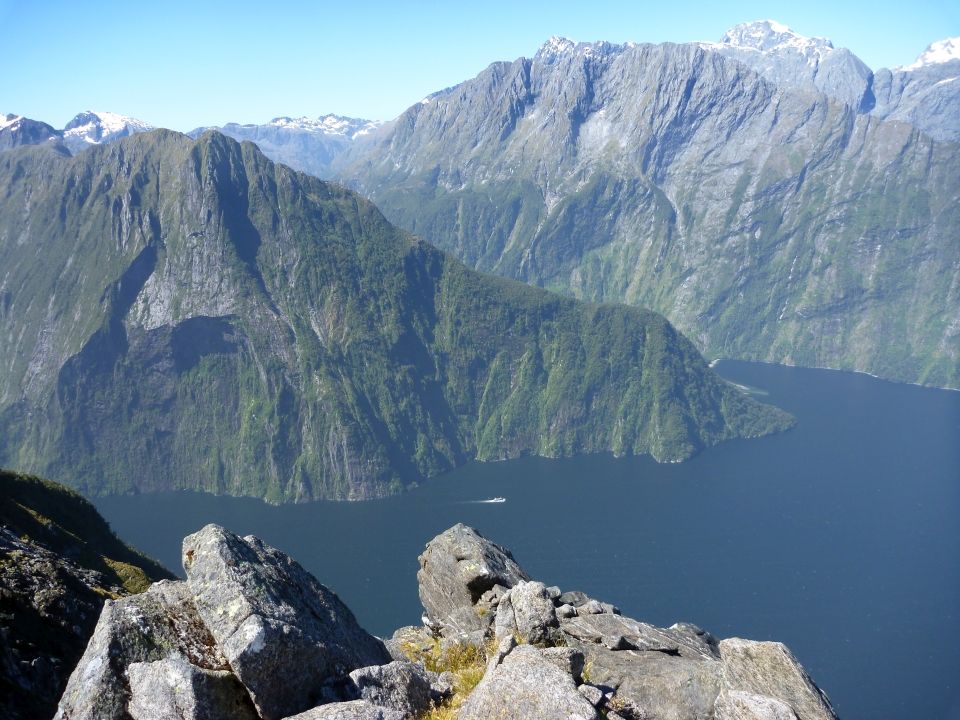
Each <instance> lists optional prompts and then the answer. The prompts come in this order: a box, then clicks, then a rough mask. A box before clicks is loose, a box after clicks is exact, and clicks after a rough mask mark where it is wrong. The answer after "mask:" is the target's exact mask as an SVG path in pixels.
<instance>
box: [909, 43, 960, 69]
mask: <svg viewBox="0 0 960 720" xmlns="http://www.w3.org/2000/svg"><path fill="white" fill-rule="evenodd" d="M951 60H960V37H950V38H946V39H945V40H938V41H937V42H935V43H931V44H930V45H929V47H927V49H926V50H924V51H923V52H922V53H921V54H920V57H918V58H917V59H916V61H915V62H914V63H912V64H911V65H904V66H903V67H900V68H897V69H898V70H905V71H910V70H919V69H920V68H922V67H926V66H927V65H939V64H941V63H947V62H950V61H951Z"/></svg>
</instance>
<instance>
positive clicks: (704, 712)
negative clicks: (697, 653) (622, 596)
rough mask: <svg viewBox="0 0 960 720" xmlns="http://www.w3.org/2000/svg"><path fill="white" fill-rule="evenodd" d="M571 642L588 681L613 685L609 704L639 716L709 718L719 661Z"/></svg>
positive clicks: (670, 719)
mask: <svg viewBox="0 0 960 720" xmlns="http://www.w3.org/2000/svg"><path fill="white" fill-rule="evenodd" d="M611 617H612V616H611ZM570 642H571V644H576V646H577V647H579V648H580V649H581V650H582V651H583V654H584V657H585V658H586V664H587V667H588V668H589V670H590V672H589V680H590V683H591V684H592V685H597V686H599V687H609V688H614V689H615V690H616V693H615V694H614V696H613V702H615V703H620V704H621V705H622V706H629V707H631V708H634V709H635V710H636V713H638V714H639V715H640V717H647V716H648V717H651V718H657V719H658V720H712V718H713V705H714V702H715V701H716V699H717V695H718V694H719V692H720V663H719V661H717V660H712V659H710V660H707V659H697V658H691V657H682V656H678V655H670V654H667V653H664V652H651V651H645V652H640V651H636V650H608V649H607V648H605V647H603V646H602V645H599V644H595V643H587V642H579V641H577V640H576V639H575V638H571V639H570Z"/></svg>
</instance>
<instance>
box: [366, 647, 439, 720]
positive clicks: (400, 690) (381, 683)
mask: <svg viewBox="0 0 960 720" xmlns="http://www.w3.org/2000/svg"><path fill="white" fill-rule="evenodd" d="M350 680H352V681H353V684H354V686H355V687H356V689H357V692H358V694H359V695H360V699H362V700H366V701H368V702H370V703H372V704H374V705H379V706H380V707H385V708H391V709H393V710H397V711H399V712H401V713H403V714H404V715H405V716H412V715H420V714H421V713H424V712H426V711H427V710H429V709H430V704H431V700H432V695H431V687H430V685H431V678H430V677H429V676H428V675H427V672H426V671H425V670H424V669H423V668H422V667H421V666H420V665H417V664H415V663H412V662H403V661H396V660H395V661H394V662H392V663H389V664H387V665H374V666H372V667H365V668H359V669H357V670H354V671H353V672H352V673H350Z"/></svg>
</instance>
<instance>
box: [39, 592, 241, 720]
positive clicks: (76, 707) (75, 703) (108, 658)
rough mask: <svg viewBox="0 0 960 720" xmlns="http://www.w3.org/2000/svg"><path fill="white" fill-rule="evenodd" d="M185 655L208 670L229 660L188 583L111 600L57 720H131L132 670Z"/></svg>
mask: <svg viewBox="0 0 960 720" xmlns="http://www.w3.org/2000/svg"><path fill="white" fill-rule="evenodd" d="M170 656H182V657H184V658H186V659H187V660H188V661H189V662H190V663H191V664H193V665H194V666H196V667H198V668H202V669H206V670H226V669H228V665H227V660H226V658H225V657H224V656H223V655H222V653H221V652H220V650H219V648H217V647H216V644H215V642H214V638H213V637H212V636H211V635H210V633H209V631H208V630H207V628H206V627H205V626H204V624H203V622H202V621H201V619H200V615H199V614H198V612H197V608H196V606H195V605H194V602H193V599H192V597H191V594H190V590H189V588H188V587H187V585H186V583H182V582H171V581H161V582H158V583H155V584H153V585H152V586H151V587H150V589H149V590H147V591H146V592H145V593H141V594H139V595H131V596H130V597H126V598H123V599H121V600H108V601H107V602H106V603H105V604H104V607H103V612H102V613H101V614H100V620H99V621H98V622H97V627H96V628H95V629H94V632H93V637H91V638H90V642H89V643H88V644H87V649H86V651H85V652H84V654H83V657H81V658H80V662H79V663H78V664H77V667H76V668H75V669H74V671H73V674H72V675H71V676H70V680H69V681H68V682H67V688H66V690H65V691H64V693H63V697H62V698H61V699H60V706H59V709H58V710H57V716H56V717H57V718H62V719H63V720H86V719H87V718H89V719H90V720H112V719H113V718H116V719H117V720H120V719H121V718H123V719H126V718H127V703H128V701H129V700H130V690H129V688H128V684H127V680H126V678H125V677H124V674H125V672H126V669H127V666H129V665H131V664H132V663H138V662H154V661H157V660H163V659H165V658H167V657H170Z"/></svg>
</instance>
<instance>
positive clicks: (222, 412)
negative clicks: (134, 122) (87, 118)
mask: <svg viewBox="0 0 960 720" xmlns="http://www.w3.org/2000/svg"><path fill="white" fill-rule="evenodd" d="M0 258H2V262H0V337H3V338H5V342H3V343H0V466H4V465H5V466H8V467H18V468H21V469H23V470H25V471H30V472H38V473H42V474H45V475H47V476H52V477H69V478H71V479H72V482H74V483H75V484H76V486H77V487H78V488H79V489H81V490H82V491H83V492H85V493H88V494H98V493H105V492H129V491H139V492H147V491H152V490H169V489H179V488H189V489H198V490H206V491H211V492H218V493H230V494H236V495H253V496H258V497H261V498H265V499H267V500H270V501H273V502H281V501H303V500H310V499H316V498H338V499H361V498H367V497H375V496H380V495H383V494H386V493H389V492H396V491H398V490H399V489H401V488H402V487H404V486H407V485H409V484H411V483H413V482H416V481H418V480H421V479H423V478H425V477H430V476H432V475H435V474H437V473H439V472H442V471H444V470H447V469H450V468H452V467H454V466H456V465H459V464H462V463H463V462H465V461H467V460H468V459H470V458H479V459H500V458H510V457H516V456H518V455H521V454H525V453H536V454H540V455H547V456H563V455H571V454H574V453H590V452H602V451H609V452H614V453H617V454H635V453H636V454H638V453H650V454H652V455H653V456H654V457H655V458H657V459H659V460H680V459H683V458H686V457H689V456H690V455H691V454H692V453H694V452H695V451H696V450H698V449H699V448H701V447H704V446H707V445H711V444H714V443H716V442H719V441H721V440H724V439H727V438H735V437H750V436H755V435H760V434H764V433H767V432H772V431H776V430H781V429H784V428H786V427H788V426H789V424H790V419H789V416H787V415H786V414H785V413H783V412H781V411H779V410H776V409H775V408H772V407H769V406H765V405H760V404H759V403H756V402H754V401H753V400H751V399H750V398H749V397H748V396H747V395H745V394H743V393H742V392H741V391H740V390H738V389H735V388H734V387H733V386H731V385H728V384H727V383H725V382H723V381H722V380H720V379H719V378H718V377H717V376H716V375H714V374H713V372H712V371H710V370H709V369H708V368H707V366H706V364H705V362H704V361H703V359H702V357H701V356H700V354H699V353H698V352H697V351H696V349H695V348H694V347H693V345H692V344H691V343H690V342H689V341H688V340H686V338H684V337H683V336H682V335H680V334H679V333H677V332H676V331H675V330H674V328H673V327H672V326H671V325H670V324H669V323H668V322H666V321H665V320H664V319H663V318H662V317H660V316H658V315H656V314H654V313H651V312H649V311H646V310H641V309H639V308H630V307H626V306H614V305H595V304H587V303H583V302H580V301H576V300H573V299H568V298H563V297H561V296H558V295H555V294H552V293H549V292H546V291H544V290H540V289H536V288H532V287H529V286H526V285H524V284H522V283H517V282H513V281H507V280H502V279H497V278H492V277H487V276H484V275H481V274H478V273H476V272H474V271H471V270H468V269H467V268H466V267H464V266H463V265H462V264H461V263H460V262H458V261H456V260H454V259H453V258H451V257H450V256H448V255H445V254H444V253H442V252H440V251H438V250H436V249H435V248H433V247H432V246H430V245H428V244H426V243H424V242H422V241H420V240H419V239H417V238H414V237H412V236H410V235H408V234H406V233H404V232H402V231H400V230H398V229H396V228H395V227H393V226H391V225H390V224H389V223H388V222H387V221H386V220H385V219H384V217H383V216H382V215H381V214H380V212H379V211H378V210H377V209H376V208H375V207H374V206H373V205H372V204H371V203H370V202H369V201H367V200H365V199H363V198H362V197H360V196H358V195H356V194H354V193H353V192H351V191H349V190H346V189H344V188H342V187H339V186H335V185H330V184H327V183H324V182H322V181H320V180H317V179H316V178H313V177H312V176H309V175H305V174H301V173H297V172H294V171H292V170H290V169H289V168H287V167H286V166H284V165H278V164H274V163H273V162H271V161H270V160H268V159H267V158H266V157H265V156H264V155H263V154H262V153H261V152H260V151H259V150H258V149H257V147H256V146H255V145H253V144H252V143H244V144H242V145H241V144H239V143H237V142H236V141H234V140H232V139H229V138H227V137H225V136H224V135H222V134H220V133H218V132H215V131H211V132H208V133H205V134H203V135H202V136H201V137H200V138H199V139H198V140H196V141H194V140H191V139H190V138H189V137H187V136H185V135H181V134H179V133H174V132H170V131H165V130H157V131H153V132H149V133H139V134H135V135H134V136H132V137H128V138H124V139H123V140H120V141H118V142H115V143H112V144H107V145H98V146H96V147H93V148H91V149H89V150H85V151H84V152H82V153H79V154H78V155H77V156H75V157H69V156H65V155H64V154H63V153H62V152H59V151H57V149H56V148H51V147H47V146H40V147H23V148H19V149H16V150H12V151H9V152H5V153H3V154H0Z"/></svg>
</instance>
